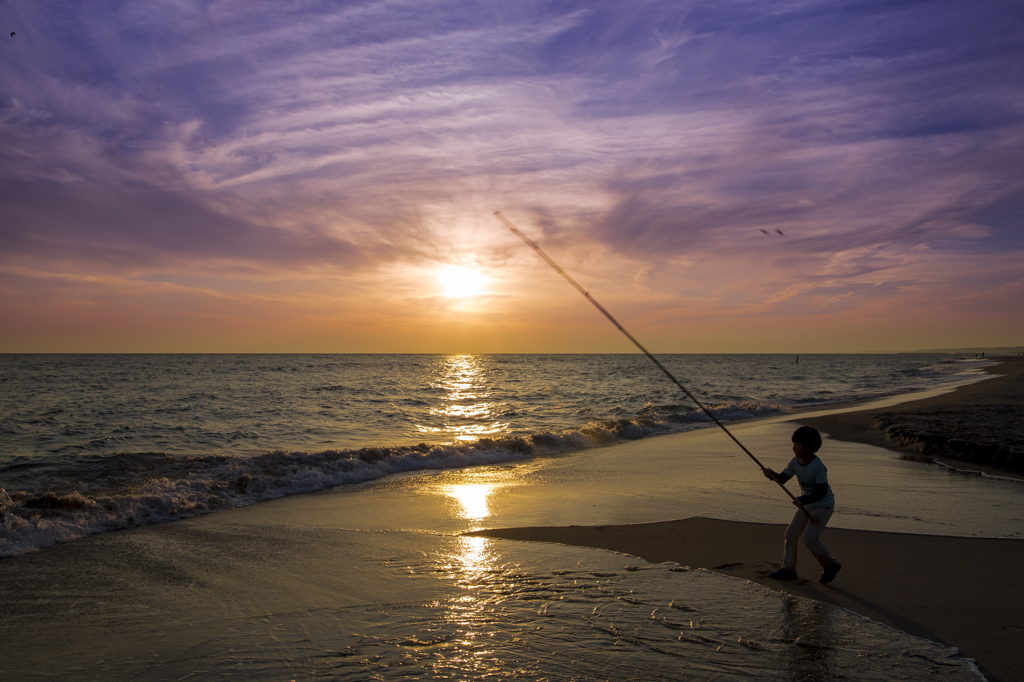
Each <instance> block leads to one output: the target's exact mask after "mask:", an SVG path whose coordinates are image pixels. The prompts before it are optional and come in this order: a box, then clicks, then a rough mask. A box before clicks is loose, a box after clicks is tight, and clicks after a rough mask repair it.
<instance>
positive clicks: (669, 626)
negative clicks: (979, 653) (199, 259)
mask: <svg viewBox="0 0 1024 682" xmlns="http://www.w3.org/2000/svg"><path fill="white" fill-rule="evenodd" d="M0 360H2V364H0V367H2V371H0V385H2V386H3V387H4V392H3V400H4V406H3V413H2V416H3V421H2V429H3V444H4V452H3V460H2V462H3V464H2V466H0V477H2V481H3V483H2V485H3V486H4V488H5V492H4V493H3V504H4V514H5V518H4V521H3V525H2V527H0V532H2V535H0V542H3V543H6V544H4V545H3V547H4V551H5V552H6V554H7V555H8V556H7V558H6V559H0V603H2V604H3V606H4V608H3V611H2V613H0V661H2V664H0V678H3V679H8V678H10V679H23V678H26V677H35V678H38V679H55V680H73V679H83V680H100V679H103V680H108V679H145V680H178V679H212V678H222V679H245V680H257V679H266V680H289V679H341V680H348V679H351V680H363V679H407V678H412V679H460V680H462V679H478V680H487V679H506V678H513V679H526V680H590V679H608V680H629V679H636V680H646V679H656V678H663V679H695V680H747V679H766V680H808V681H810V680H832V679H843V678H845V679H858V680H899V679H951V680H968V679H979V676H978V674H977V672H976V670H975V668H974V667H973V665H972V664H971V662H970V661H966V660H964V659H961V658H958V657H956V653H957V652H956V650H955V649H951V648H947V647H943V646H940V645H937V644H934V643H931V642H927V641H925V640H920V639H916V638H913V637H910V636H907V635H904V634H902V633H899V632H896V631H893V630H891V629H889V628H887V627H885V626H882V625H880V624H877V623H874V622H871V621H869V620H867V619H864V618H861V617H860V616H857V615H854V614H851V613H848V612H845V611H842V610H840V609H836V608H832V607H828V606H825V605H821V604H818V603H815V602H810V601H806V600H800V599H794V598H792V597H788V596H785V595H781V594H779V593H777V592H774V591H771V590H767V589H765V588H763V587H760V586H757V585H754V584H751V583H747V582H745V581H741V580H736V579H732V578H727V577H724V576H720V575H716V574H714V573H709V572H707V571H700V570H688V569H687V568H686V567H681V566H676V565H673V564H657V565H652V564H648V563H646V562H644V561H642V560H639V559H636V558H635V557H628V556H624V555H618V554H614V553H611V552H605V551H601V550H591V549H586V548H572V547H561V546H555V545H546V544H534V543H516V542H511V541H501V540H490V539H486V538H477V537H466V536H462V535H460V533H461V531H464V530H469V529H473V528H479V527H484V526H487V527H499V526H505V525H531V524H543V525H565V524H574V523H605V522H607V523H620V522H642V521H651V520H666V519H671V518H682V517H684V516H690V515H694V514H702V513H703V514H708V515H713V516H717V517H720V518H736V519H738V520H750V517H747V516H745V514H748V513H749V514H750V515H752V516H753V517H755V518H757V519H759V520H767V521H778V520H781V519H782V516H787V515H788V514H790V513H791V511H790V509H791V507H789V505H788V504H785V501H782V502H780V500H779V499H778V498H777V497H773V496H772V493H771V491H770V488H771V486H767V489H766V486H764V485H759V486H754V485H753V484H750V480H751V479H752V478H753V479H757V480H758V482H759V483H762V484H763V479H760V475H759V474H757V472H756V470H755V471H754V473H753V475H752V474H751V473H750V471H749V470H750V469H751V467H752V465H751V464H750V462H749V461H744V460H745V458H744V457H743V456H742V455H739V456H737V454H736V452H731V451H730V452H727V450H728V449H729V448H731V447H732V445H731V443H729V442H727V441H726V440H725V439H723V438H722V437H721V434H720V433H717V432H715V431H711V430H707V429H706V427H707V420H706V417H705V416H702V415H700V414H698V413H696V412H695V411H694V410H693V409H692V408H691V407H690V406H688V405H686V404H685V402H684V401H683V400H681V399H680V398H679V397H678V396H677V395H675V393H673V390H675V391H677V390H678V389H674V387H672V386H671V385H670V384H669V385H668V386H666V385H664V384H666V383H667V382H665V381H664V379H662V378H661V377H660V376H659V375H658V374H657V372H656V371H654V372H652V371H651V368H650V367H648V366H647V361H646V359H644V358H642V357H636V356H3V357H0ZM663 361H664V362H665V363H666V365H667V366H669V368H670V369H671V370H672V371H673V373H676V375H677V376H678V377H679V378H680V379H682V380H683V381H685V382H688V383H689V384H690V385H691V386H692V387H693V390H694V391H696V392H697V393H698V395H699V396H700V398H701V399H702V400H704V401H706V403H707V404H708V405H709V406H710V407H711V408H712V409H713V410H715V411H716V412H717V413H718V414H719V415H720V416H721V417H722V418H724V419H726V420H727V421H729V423H730V424H731V425H732V427H733V428H734V429H735V432H736V433H737V434H738V435H739V437H740V438H742V439H744V440H745V441H748V442H750V443H751V444H752V445H753V446H754V447H755V448H756V449H757V451H758V453H759V454H761V455H762V456H764V457H766V458H768V459H769V461H770V462H772V463H774V462H775V460H779V463H780V464H781V463H784V461H786V460H787V459H788V457H789V454H790V453H788V449H787V448H786V443H785V440H786V438H785V436H786V435H787V434H788V432H789V430H790V429H791V426H790V425H787V424H785V423H784V422H783V420H784V419H786V418H787V416H788V415H793V414H795V413H797V412H801V411H805V410H807V409H809V408H827V407H829V406H834V403H837V402H842V401H848V400H855V399H867V398H872V397H877V396H883V395H892V394H899V393H906V392H908V391H914V390H926V389H931V388H938V387H942V386H952V385H955V384H957V383H960V382H964V381H967V380H972V378H971V377H970V375H965V374H964V372H965V371H968V372H969V371H970V370H971V369H972V368H975V367H977V366H978V365H977V364H976V363H972V362H969V361H968V362H962V361H959V360H958V359H956V358H950V357H943V356H934V355H922V356H905V355H893V356H802V357H800V359H799V363H797V361H796V358H795V357H793V356H788V357H785V356H721V357H719V356H668V357H666V358H664V359H663ZM754 416H758V417H763V419H760V420H757V421H755V422H751V421H750V418H751V417H754ZM775 421H777V422H778V423H777V425H773V422H775ZM758 424H760V425H761V426H757V425H758ZM698 429H704V430H703V431H698ZM765 429H767V431H765ZM686 431H691V433H683V432H686ZM776 431H777V432H778V433H776ZM672 434H676V435H672ZM835 445H838V444H835V443H832V444H830V447H831V446H835ZM601 446H610V447H601ZM836 450H837V451H836V453H835V454H836V456H835V457H834V458H832V459H830V460H829V463H830V471H833V470H834V471H835V472H836V476H837V480H838V478H842V479H843V481H844V485H860V486H863V488H862V489H859V490H857V491H856V494H849V495H847V496H846V498H844V500H846V502H847V504H846V508H845V509H844V510H843V513H842V514H840V513H839V512H838V511H837V518H836V522H837V525H847V526H850V527H864V528H871V527H877V528H881V529H897V530H905V531H909V532H933V531H934V530H935V525H936V524H937V525H938V526H939V529H940V531H945V532H948V533H950V534H960V531H961V529H962V528H964V527H966V526H967V525H969V524H970V523H971V521H970V519H966V520H964V519H963V518H962V515H961V514H958V513H957V512H956V511H955V509H953V508H955V507H956V506H957V504H958V503H959V502H963V503H964V506H970V507H972V508H973V507H977V509H976V511H977V513H978V515H979V518H983V519H985V520H986V522H990V521H991V523H994V524H996V525H998V524H999V523H1009V524H1011V525H1014V527H1019V518H1017V517H1019V514H1017V517H1013V518H1011V517H1012V516H1013V514H1016V512H1015V511H1013V510H1016V509H1020V508H1021V505H1020V504H1019V502H1020V496H1021V494H1022V493H1021V490H1020V486H1018V485H1017V484H1014V483H1008V482H1003V481H998V480H989V479H982V478H981V477H971V478H969V479H964V480H963V481H951V477H949V476H948V474H945V473H944V472H940V471H939V470H938V468H936V467H926V466H923V465H920V464H917V463H913V462H903V461H900V460H898V459H897V458H894V457H890V456H888V455H886V454H885V453H884V451H877V449H876V450H874V451H872V454H871V455H870V456H869V457H867V458H865V456H864V453H863V452H862V451H860V450H858V451H857V453H856V456H855V457H844V456H843V454H842V453H841V452H838V448H836ZM879 453H881V454H879ZM872 457H873V458H874V459H872ZM712 459H713V460H714V462H713V463H712V462H711V461H710V460H712ZM833 467H834V469H833ZM865 470H868V471H869V473H867V472H866V471H865ZM1001 486H1003V487H1005V486H1009V488H1008V489H1006V490H1004V489H1003V487H1001ZM894 490H898V491H899V492H901V493H902V494H903V497H904V498H906V499H905V500H904V501H905V504H906V507H901V508H894V507H893V506H892V505H891V504H890V503H889V501H890V500H892V499H893V498H896V497H900V495H897V494H895V493H894ZM775 492H777V491H775ZM293 493H307V494H304V495H298V496H296V495H294V494H293ZM873 496H874V497H873ZM272 498H282V499H276V500H273V499H272ZM939 498H941V499H942V500H943V505H940V506H945V507H947V508H950V509H951V511H949V513H948V514H946V515H945V516H942V515H941V514H938V515H937V516H935V515H932V514H931V513H930V512H928V511H927V510H923V509H922V508H921V506H920V505H922V504H925V503H926V502H927V501H928V500H932V501H934V500H937V499H939ZM961 498H962V499H961ZM854 499H856V502H855V503H854ZM873 500H874V501H873ZM255 502H262V504H254V503H255ZM979 503H984V504H988V505H990V506H989V507H986V508H981V506H979ZM740 510H746V511H745V512H744V511H740ZM935 511H936V512H940V511H942V510H941V509H936V510H935ZM214 512H215V513H214ZM776 512H777V513H778V514H781V515H782V516H780V518H779V519H776V518H774V517H773V516H772V514H774V513H776ZM1007 514H1009V516H1007ZM924 517H927V518H924ZM996 517H998V519H999V520H998V521H993V520H992V519H995V518H996ZM1004 517H1005V518H1004ZM1014 518H1017V520H1016V521H1014ZM176 519H177V520H179V521H178V522H177V523H166V522H167V521H171V520H176ZM878 524H880V525H878ZM958 524H959V525H958ZM116 529H126V532H119V533H111V532H105V531H109V530H116ZM86 535H91V536H92V537H85V536H86ZM997 535H998V533H997ZM55 543H58V544H56V545H55ZM38 548H43V549H41V551H31V550H33V549H38Z"/></svg>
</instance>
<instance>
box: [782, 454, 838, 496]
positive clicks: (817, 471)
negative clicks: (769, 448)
mask: <svg viewBox="0 0 1024 682" xmlns="http://www.w3.org/2000/svg"><path fill="white" fill-rule="evenodd" d="M782 474H783V475H785V476H790V477H796V480H797V481H799V483H800V491H801V492H802V493H803V494H804V495H812V494H813V493H814V489H815V488H816V487H818V486H819V485H821V484H822V483H824V484H825V485H826V486H827V492H826V493H825V497H823V498H821V499H820V500H818V501H816V502H811V503H810V504H807V505H804V506H806V507H834V506H835V504H836V498H835V495H833V494H832V486H830V485H829V484H828V469H826V468H825V463H824V462H822V461H821V458H820V457H817V456H815V457H814V459H812V460H811V461H810V462H808V463H807V464H800V460H799V459H797V458H796V457H794V458H793V459H791V460H790V461H789V464H787V465H786V468H785V469H783V470H782Z"/></svg>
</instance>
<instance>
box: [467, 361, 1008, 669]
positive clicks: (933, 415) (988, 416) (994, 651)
mask: <svg viewBox="0 0 1024 682" xmlns="http://www.w3.org/2000/svg"><path fill="white" fill-rule="evenodd" d="M994 359H995V358H994ZM998 360H999V362H1000V364H998V365H995V366H992V367H987V368H984V369H985V371H986V372H987V373H989V374H994V375H996V376H995V377H993V378H990V379H985V380H984V381H979V382H976V383H973V384H968V385H965V386H960V387H958V388H956V389H955V390H953V391H951V392H949V393H944V394H941V395H938V396H932V397H928V398H924V399H918V400H911V401H908V402H905V403H899V404H897V405H894V406H888V407H881V408H878V407H876V408H867V409H862V410H851V411H848V412H840V413H838V414H826V415H822V416H813V417H806V418H801V417H800V416H799V415H795V416H794V418H793V419H792V421H794V422H797V423H804V424H810V425H813V426H815V427H816V428H818V429H819V430H821V431H823V432H824V433H827V434H828V437H829V438H832V439H835V440H842V441H847V442H854V443H862V444H867V445H872V446H876V447H881V448H885V449H887V450H890V451H895V452H898V453H901V454H903V455H905V456H908V457H910V458H913V459H920V460H924V461H927V462H937V463H940V464H942V465H944V466H947V467H950V468H951V473H957V472H961V473H965V472H966V471H975V472H985V473H989V474H995V475H999V476H1005V477H1010V478H1018V479H1019V478H1021V474H1022V473H1024V467H1020V464H1021V462H1020V459H1021V456H1020V454H1021V451H1020V450H1019V449H1016V448H1018V444H1019V443H1022V442H1024V433H1022V432H1024V419H1020V418H1018V415H1022V414H1024V359H1022V358H998ZM964 431H967V433H964ZM993 444H995V445H998V446H1000V447H1003V450H1000V449H999V447H992V445H993ZM1002 444H1008V447H1004V446H1003V445H1002ZM1007 450H1008V451H1009V453H1010V455H1011V456H1010V457H1009V458H1007V457H1006V452H1005V451H1007ZM1001 453H1002V454H1001ZM993 459H994V460H996V462H995V463H993V461H991V460H993ZM1007 463H1009V466H1007ZM1018 467H1020V468H1018ZM784 530H785V526H783V525H779V524H767V523H750V522H740V521H724V520H719V519H713V518H706V517H700V516H698V517H690V518H686V519H681V520H674V521H662V522H657V523H643V524H627V525H599V526H576V525H573V526H535V527H521V528H500V529H485V530H479V531H474V532H471V533H466V535H476V536H483V537H490V538H499V539H507V540H518V541H531V542H553V543H558V544H563V545H573V546H584V547H591V548H598V549H605V550H610V551H614V552H620V553H623V554H628V555H632V556H636V557H639V558H641V559H644V560H646V561H648V562H651V563H661V562H674V563H678V564H680V565H682V566H689V567H691V568H695V569H696V568H703V569H707V570H711V571H714V572H716V573H720V574H723V575H726V576H731V577H735V578H740V579H743V580H748V581H751V582H755V583H758V584H760V585H764V586H766V587H768V588H771V589H773V590H778V591H781V592H785V593H790V594H793V595H796V596H800V597H805V598H808V599H813V600H815V601H819V602H822V603H825V604H830V605H833V606H838V607H841V608H844V609H847V610H849V611H852V612H854V613H857V614H860V615H862V616H865V617H867V618H870V619H871V620H874V621H877V622H880V623H883V624H885V625H888V626H890V627H893V628H895V629H898V630H901V631H903V632H906V633H908V634H910V635H914V636H917V637H922V638H925V639H928V640H931V641H935V642H939V643H940V644H945V645H948V646H954V647H957V648H958V649H959V650H960V651H961V653H962V655H963V656H965V657H968V658H972V659H974V660H975V661H976V663H977V665H978V666H979V668H980V670H981V671H982V673H983V674H984V675H985V676H986V677H987V678H988V679H989V680H992V681H993V682H999V681H1000V680H1002V681H1005V682H1009V681H1010V680H1018V679H1024V659H1022V657H1020V656H1019V655H1018V654H1017V651H1016V647H1017V646H1018V643H1019V642H1020V640H1021V637H1022V636H1024V628H1022V627H1021V625H1019V624H1018V623H1019V614H1020V613H1022V612H1024V590H1020V589H1019V573H1020V566H1022V565H1024V541H1022V540H1016V539H993V538H971V537H955V536H937V535H914V534H908V533H892V532H883V531H867V530H854V529H846V528H833V527H830V528H829V529H828V530H827V532H826V534H825V535H824V536H823V537H824V539H825V541H826V542H827V544H828V545H829V548H830V549H831V550H832V551H833V553H834V554H835V555H836V557H837V558H839V560H840V561H841V562H842V563H843V566H844V570H843V572H841V573H840V574H839V577H838V578H837V579H836V581H835V582H833V583H831V584H829V585H821V584H819V583H818V582H817V579H818V573H819V572H820V568H818V567H817V565H816V564H813V561H811V564H813V565H809V564H808V561H809V557H808V556H807V552H806V550H804V548H801V549H802V550H803V551H802V552H801V556H802V557H803V563H802V564H801V565H800V566H799V567H798V572H800V573H801V577H800V579H798V580H796V581H776V580H772V579H770V578H769V577H768V574H769V573H771V572H772V571H773V570H775V569H776V568H778V567H779V565H780V561H781V554H782V536H783V532H784Z"/></svg>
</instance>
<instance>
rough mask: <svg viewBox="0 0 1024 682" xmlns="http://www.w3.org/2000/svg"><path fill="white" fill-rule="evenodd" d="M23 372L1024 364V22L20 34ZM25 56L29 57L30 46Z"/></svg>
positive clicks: (300, 18) (23, 29)
mask: <svg viewBox="0 0 1024 682" xmlns="http://www.w3.org/2000/svg"><path fill="white" fill-rule="evenodd" d="M0 29H2V31H0V319H2V324H0V352H316V353H360V352H385V353H392V352H409V353H417V352H428V353H546V352H562V353H566V352H568V353H572V352H586V353H589V352H632V351H634V350H635V349H634V348H633V347H632V345H631V344H630V343H629V341H628V340H626V339H625V338H624V337H623V336H622V335H620V334H619V333H618V332H617V331H616V329H615V328H614V327H613V326H611V325H610V324H609V323H608V321H607V320H605V319H604V318H603V317H602V316H601V315H600V313H598V312H597V311H596V310H594V308H593V307H591V306H590V305H589V304H588V303H587V301H586V300H585V299H584V298H583V297H582V296H580V294H579V293H578V292H577V291H575V290H574V289H573V288H572V287H570V286H569V285H568V284H567V283H566V282H565V281H564V280H562V279H561V278H560V277H559V276H558V274H557V273H556V272H554V271H553V270H552V269H551V268H550V267H549V266H548V265H547V264H545V263H544V262H543V261H542V260H540V259H539V258H538V257H537V255H536V254H535V253H534V252H533V251H532V250H531V249H529V248H528V247H527V246H525V245H524V244H523V243H522V242H521V241H519V239H518V238H517V237H515V235H513V234H512V233H510V232H509V231H508V230H507V229H505V227H504V226H503V225H502V224H501V222H499V221H498V220H497V218H496V217H495V216H494V212H495V211H497V210H500V211H501V212H502V214H503V215H504V216H506V217H507V218H508V219H509V220H510V221H512V222H513V223H514V224H515V225H516V226H518V228H519V229H521V230H522V231H523V232H524V233H526V234H527V235H529V237H530V238H532V239H534V240H536V241H537V242H538V243H539V244H540V245H541V247H543V248H544V250H545V251H546V252H547V253H548V254H549V255H550V256H551V257H552V258H553V259H554V260H555V261H557V262H558V263H559V264H560V265H561V266H562V267H563V268H565V270H566V271H567V272H569V273H570V274H571V275H572V276H573V277H574V278H575V279H576V280H578V281H579V282H580V284H581V285H582V286H583V287H584V288H586V289H588V290H589V291H590V293H591V295H592V296H593V297H594V298H595V299H596V300H598V301H599V302H600V303H601V304H602V305H604V307H605V308H607V309H608V310H609V312H611V313H612V314H613V315H615V316H616V317H617V318H618V319H619V321H620V322H621V323H622V324H623V325H624V326H625V327H626V328H627V329H628V330H629V331H630V332H631V333H632V334H633V335H634V336H635V337H637V338H638V339H639V340H640V341H641V342H642V343H643V344H644V345H645V346H646V347H648V348H649V349H650V350H651V351H653V352H656V353H675V352H679V353H687V352H700V353H734V352H770V353H791V352H795V353H800V352H803V353H813V352H868V351H900V350H915V349H923V348H940V347H963V346H990V347H991V346H1012V345H1020V344H1024V225H1022V216H1024V12H1022V11H1021V10H1020V5H1019V3H1018V2H1017V0H1005V1H1004V0H987V1H986V2H981V3H979V2H976V1H974V0H927V1H925V2H914V1H912V0H900V1H899V2H884V1H857V2H849V1H844V0H821V1H818V0H791V1H790V0H778V1H775V0H709V1H687V0H633V1H632V2H629V3H625V2H619V1H614V2H613V1H604V0H590V1H587V2H573V1H568V0H567V1H553V0H552V1H544V2H540V1H534V0H518V1H517V2H508V1H507V0H503V1H500V2H499V1H488V0H481V1H479V2H468V1H466V0H462V1H459V2H448V1H444V0H437V1H435V0H386V1H377V0H365V1H355V2H343V1H337V2H326V1H317V0H308V1H299V0H296V1H294V2H287V1H284V0H274V1H273V2H261V1H258V0H245V1H244V2H243V1H241V0H207V1H204V2H198V1H190V0H147V1H146V2H115V1H109V0H106V1H99V0H95V1H94V0H74V1H71V0H47V1H46V2H40V1H39V0H0ZM11 33H13V35H8V34H11Z"/></svg>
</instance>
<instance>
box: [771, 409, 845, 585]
mask: <svg viewBox="0 0 1024 682" xmlns="http://www.w3.org/2000/svg"><path fill="white" fill-rule="evenodd" d="M820 447H821V434H819V433H818V430H817V429H815V428H814V427H812V426H801V427H800V428H799V429H797V430H796V431H794V432H793V454H794V455H796V457H794V458H793V459H792V460H790V462H789V464H788V465H786V468H785V469H783V470H782V471H781V472H779V473H775V472H774V471H772V470H771V469H765V470H764V475H765V477H766V478H770V479H772V480H774V481H777V482H778V483H780V484H785V482H786V481H788V480H789V479H791V478H793V477H794V476H796V480H797V481H799V482H800V490H801V492H803V495H801V496H800V497H798V498H796V499H795V500H793V504H795V505H796V506H797V507H799V509H797V512H796V515H795V516H794V517H793V520H792V521H791V522H790V524H789V528H787V529H786V551H785V556H784V557H783V561H782V568H780V569H779V570H777V571H775V572H774V573H772V575H771V577H772V578H775V579H776V580H792V579H794V578H796V547H797V542H798V541H799V540H800V535H801V534H803V536H804V544H805V545H807V549H809V550H810V551H811V554H813V555H814V558H815V559H817V560H818V563H819V564H821V566H822V568H823V569H824V572H823V573H822V574H821V582H823V583H830V582H832V581H833V580H835V577H836V574H837V573H839V569H840V568H842V566H840V565H839V562H838V561H836V560H835V559H834V558H833V557H832V554H831V553H829V551H828V547H826V546H825V545H824V543H822V541H821V539H820V538H821V533H822V531H823V530H825V524H827V523H828V520H829V519H830V518H832V509H833V507H834V506H835V497H834V496H833V495H832V488H831V486H829V484H828V470H827V469H826V468H825V465H824V464H822V462H821V460H820V459H818V457H817V456H816V455H815V454H814V453H816V452H817V451H818V448H820ZM804 512H807V513H806V514H805V513H804ZM808 514H810V516H812V517H814V519H815V520H816V521H817V523H816V524H810V525H808V523H809V521H810V519H809V518H808ZM805 529H806V533H805V532H804V531H805Z"/></svg>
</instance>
